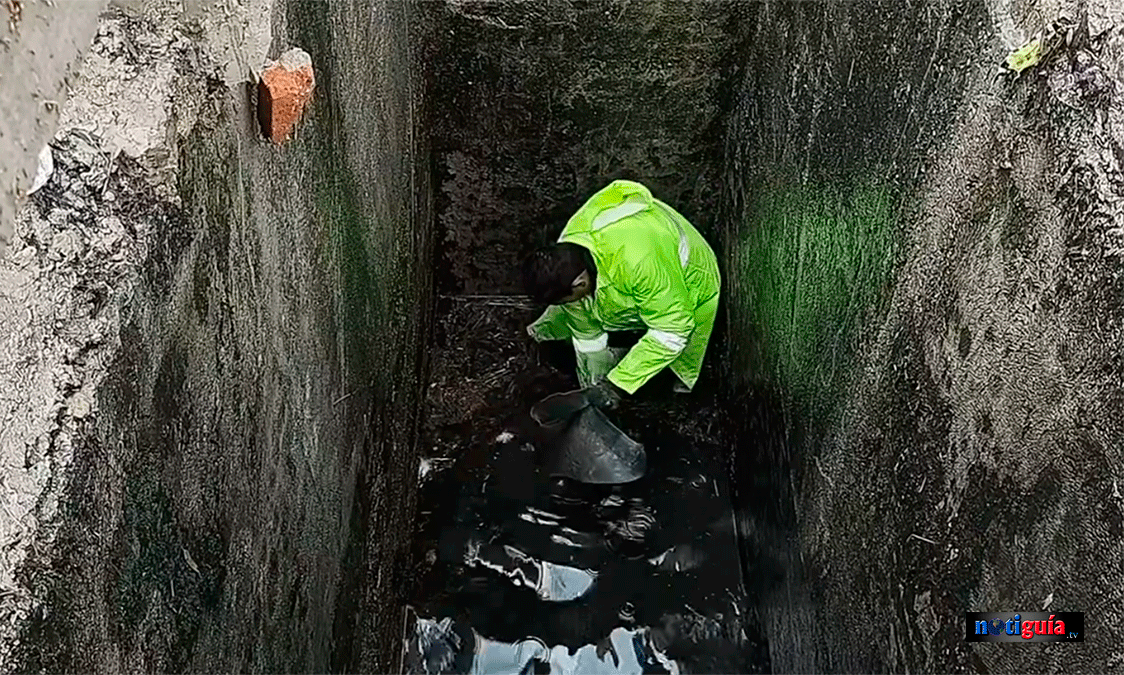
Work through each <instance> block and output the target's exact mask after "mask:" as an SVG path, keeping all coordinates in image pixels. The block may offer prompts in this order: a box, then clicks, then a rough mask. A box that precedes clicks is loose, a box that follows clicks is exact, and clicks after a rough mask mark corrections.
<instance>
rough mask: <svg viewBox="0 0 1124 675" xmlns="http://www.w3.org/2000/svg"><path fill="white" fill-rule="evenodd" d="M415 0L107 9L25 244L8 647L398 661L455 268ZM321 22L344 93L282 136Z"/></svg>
mask: <svg viewBox="0 0 1124 675" xmlns="http://www.w3.org/2000/svg"><path fill="white" fill-rule="evenodd" d="M410 11H411V9H410V7H409V6H408V5H407V4H406V3H404V2H394V1H388V2H383V3H374V4H372V3H342V2H341V3H330V4H325V3H302V2H295V3H291V4H284V3H272V2H247V3H245V4H237V5H236V4H231V3H223V4H222V6H217V5H214V4H213V3H210V4H209V3H206V2H202V3H187V4H186V5H185V4H183V3H178V2H167V3H165V2H143V3H118V4H117V5H116V6H115V7H114V8H113V9H112V11H111V12H110V13H109V14H107V15H106V16H105V18H103V19H102V20H101V22H100V24H99V26H98V33H97V36H96V37H95V39H94V41H93V44H92V46H91V48H90V54H89V56H88V58H87V59H86V60H85V62H84V63H83V66H82V69H81V76H80V81H79V83H78V85H77V87H76V90H75V91H74V92H73V93H72V96H71V98H70V100H69V101H68V102H67V104H66V105H65V106H64V107H63V110H62V122H61V125H60V126H61V130H60V132H59V134H58V135H57V136H56V137H55V140H54V141H53V143H52V148H53V157H54V160H55V161H54V163H55V172H54V174H53V175H52V177H51V179H50V182H49V183H48V184H47V185H46V186H45V187H44V188H43V189H42V190H41V191H39V192H37V193H36V194H35V195H33V197H32V200H31V202H30V203H29V204H28V206H27V207H26V208H25V209H24V210H23V211H21V213H20V217H19V219H18V221H17V223H16V228H15V237H14V241H13V246H12V248H11V250H10V251H9V252H8V253H9V255H8V256H6V257H5V258H4V259H3V260H0V272H2V277H0V281H2V286H0V290H2V292H3V295H2V296H0V298H2V300H0V310H2V311H3V322H4V325H5V326H6V327H8V326H11V327H12V330H11V331H7V329H6V330H5V335H4V338H3V339H4V349H3V351H2V353H0V364H2V366H3V367H2V368H0V377H2V380H0V382H2V384H0V391H2V395H3V399H2V401H3V403H2V405H3V406H4V409H3V411H2V413H0V417H3V419H5V424H4V428H3V432H2V441H3V443H2V446H3V456H4V461H5V474H4V479H5V491H6V493H5V504H6V506H7V508H6V509H5V512H4V514H3V516H0V518H2V519H3V523H4V529H3V536H4V538H5V543H4V551H5V554H4V555H5V558H4V561H3V562H4V565H3V572H4V577H3V579H4V588H5V594H4V597H3V600H2V601H0V602H2V603H3V609H4V612H3V616H4V625H3V629H4V631H5V633H4V644H5V646H6V649H5V653H4V661H5V664H6V666H7V667H8V668H10V669H13V670H18V671H21V672H26V671H49V672H63V671H67V672H71V671H81V672H95V671H96V672H124V671H140V670H144V671H152V672H166V671H181V670H192V671H210V672H214V671H226V672H243V671H287V672H295V671H321V672H322V671H326V670H329V669H339V670H357V669H360V666H362V667H363V668H364V669H366V670H370V671H373V672H386V671H391V670H394V669H395V668H396V665H397V664H396V659H397V652H398V637H399V636H398V632H399V630H400V614H399V612H398V611H397V604H398V602H399V597H398V589H399V588H400V586H401V583H402V580H401V579H400V578H398V576H396V570H402V569H403V568H404V567H405V565H404V564H403V563H402V561H401V559H402V556H404V555H405V554H406V551H407V550H408V545H409V544H408V537H407V533H408V531H409V529H408V527H407V526H406V524H407V523H408V522H409V521H410V519H411V517H412V514H413V508H414V507H413V485H414V477H415V476H416V470H417V468H416V467H417V461H416V456H415V455H414V446H413V438H414V435H415V432H414V417H415V412H414V411H415V410H416V408H417V407H418V404H417V394H418V391H419V378H420V371H421V362H420V358H421V354H420V352H419V351H418V350H417V349H416V345H418V344H420V343H421V342H423V341H424V331H423V326H424V320H425V317H426V316H427V312H426V310H425V308H426V306H427V303H428V300H427V297H428V296H427V293H428V291H427V289H428V288H429V287H430V279H429V269H430V266H429V264H428V258H427V254H426V251H427V250H428V240H427V235H426V231H427V230H426V227H425V226H424V224H425V223H426V222H427V218H428V216H427V212H428V209H429V204H428V194H429V190H428V184H427V180H428V179H427V173H426V171H424V169H426V168H427V167H426V166H425V165H424V164H423V163H421V162H420V161H419V158H422V157H425V156H426V152H425V149H424V146H423V140H422V139H421V138H420V137H419V136H418V135H416V134H415V133H414V126H413V125H412V123H411V121H412V120H413V119H416V118H417V117H418V116H419V114H420V113H419V112H418V111H419V110H420V109H421V105H422V97H421V91H420V88H419V87H417V86H416V81H415V72H414V61H413V56H412V51H411V48H410V44H411V40H412V39H413V38H414V37H416V36H414V35H411V34H410V29H409V27H408V25H409V17H408V14H409V12H410ZM294 44H295V45H297V46H300V47H302V48H304V49H305V50H307V51H308V52H309V53H310V54H311V55H312V59H313V63H314V67H315V68H316V75H317V87H316V92H315V96H314V102H313V104H312V106H311V108H310V109H309V111H308V112H307V114H306V119H305V120H304V122H303V123H302V125H301V127H300V129H299V131H298V133H297V136H296V138H295V139H294V140H293V142H292V143H290V144H289V145H287V146H286V147H276V146H273V145H271V144H269V143H267V142H265V141H264V140H263V139H262V138H261V135H260V133H259V131H258V129H257V126H256V122H255V115H254V106H255V104H256V101H255V100H254V97H255V93H254V92H255V87H254V86H253V84H252V83H253V82H254V78H255V72H256V70H257V69H258V68H260V66H261V64H262V62H263V60H264V59H265V58H266V57H276V56H277V55H278V54H280V53H281V52H282V51H284V50H285V49H286V48H287V47H288V46H289V45H294ZM36 150H37V148H36ZM368 523H369V524H370V527H369V528H368V527H367V524H368ZM360 658H361V659H362V663H360V662H359V660H360Z"/></svg>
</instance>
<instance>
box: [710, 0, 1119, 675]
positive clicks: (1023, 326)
mask: <svg viewBox="0 0 1124 675" xmlns="http://www.w3.org/2000/svg"><path fill="white" fill-rule="evenodd" d="M1059 19H1060V20H1061V21H1062V22H1063V24H1062V25H1061V28H1060V35H1061V39H1060V42H1056V43H1054V44H1057V47H1056V49H1055V50H1054V51H1052V52H1051V54H1050V56H1049V57H1048V58H1046V59H1044V60H1043V62H1041V63H1040V64H1038V65H1037V66H1035V67H1034V68H1032V69H1030V70H1028V71H1026V72H1025V73H1024V74H1023V75H1022V76H1021V77H1013V76H1001V75H1000V74H999V72H998V71H999V65H1000V64H1001V63H1002V62H1003V59H1004V58H1005V56H1006V54H1007V53H1008V52H1009V51H1010V50H1012V49H1014V48H1016V47H1019V46H1020V45H1021V44H1022V43H1023V42H1025V41H1026V40H1027V39H1029V38H1030V37H1031V36H1033V35H1034V34H1035V32H1036V31H1038V30H1041V29H1043V28H1044V27H1048V26H1049V24H1050V23H1051V22H1054V21H1055V20H1059ZM745 28H746V32H745V34H744V36H743V37H744V43H743V46H742V47H741V49H742V51H741V54H742V56H741V60H742V62H743V63H744V70H743V72H742V74H741V84H740V91H739V92H737V93H735V95H734V101H735V109H734V113H733V115H732V117H731V119H730V126H729V134H728V143H727V148H726V168H727V174H726V181H725V186H726V192H725V207H726V208H727V209H729V211H727V213H728V214H729V220H728V228H729V229H728V231H727V238H726V246H727V250H728V252H729V257H728V265H729V266H728V271H727V273H728V276H729V280H730V287H731V293H730V295H731V296H733V297H735V300H734V301H733V302H731V304H730V306H729V311H730V319H729V320H730V323H731V326H732V330H731V335H732V336H734V337H733V340H732V343H731V345H730V348H731V361H732V363H734V364H736V369H737V372H738V374H739V376H740V378H741V379H742V384H743V385H744V386H747V387H751V388H756V389H765V388H766V387H769V388H772V389H779V390H780V391H782V392H783V393H784V395H785V396H784V398H785V401H786V403H787V409H788V412H789V415H790V416H789V425H788V426H789V429H788V431H787V434H788V437H789V438H790V439H791V441H792V446H791V453H792V454H791V455H789V456H779V457H776V458H773V459H774V460H775V462H778V463H779V462H782V461H785V460H788V461H790V462H791V469H792V471H791V475H790V476H785V475H783V472H781V473H778V479H777V480H776V481H774V483H773V484H772V485H771V486H769V489H773V490H774V491H776V492H777V493H778V495H779V499H778V502H779V504H780V505H781V506H782V507H783V506H784V505H785V502H788V504H790V506H788V507H785V508H781V509H780V511H787V516H786V518H787V519H788V522H790V523H792V524H793V525H792V527H793V528H794V530H795V535H796V536H795V538H794V541H795V542H796V543H795V544H794V545H793V546H792V547H791V548H786V547H785V546H777V545H772V544H768V543H764V544H762V545H761V550H767V549H769V548H770V547H771V548H772V550H771V554H773V555H775V556H777V557H778V558H779V559H781V560H783V561H784V562H785V565H786V567H787V569H788V570H789V571H788V572H787V574H786V575H785V577H784V580H783V581H781V582H779V583H778V584H777V585H776V586H775V587H774V588H773V589H772V590H771V591H768V592H765V593H763V604H764V615H765V620H766V624H767V626H768V630H767V632H768V634H769V635H768V637H769V641H770V652H771V656H772V659H773V665H774V668H775V669H777V671H778V672H815V671H825V670H826V671H837V672H838V671H856V670H857V671H867V672H871V671H874V672H881V671H898V672H900V671H929V672H933V671H937V672H939V671H964V670H968V671H974V672H993V673H994V672H1024V671H1042V670H1054V669H1065V670H1066V671H1069V672H1078V671H1080V672H1106V671H1109V670H1111V669H1113V668H1119V667H1120V664H1121V653H1120V650H1119V647H1118V645H1119V644H1120V642H1121V636H1120V633H1119V628H1118V625H1119V624H1118V618H1119V616H1120V614H1121V611H1122V608H1124V605H1122V602H1121V595H1120V592H1121V591H1120V584H1119V578H1120V573H1121V571H1122V562H1124V557H1122V553H1124V550H1122V538H1124V516H1122V511H1121V509H1122V507H1124V504H1122V502H1121V493H1120V490H1119V488H1118V485H1119V482H1120V480H1121V477H1122V476H1121V471H1122V466H1121V462H1122V459H1124V458H1122V457H1121V454H1120V453H1121V448H1122V447H1124V428H1122V427H1121V422H1120V420H1121V419H1122V417H1121V413H1122V412H1124V411H1122V409H1121V406H1122V404H1124V401H1122V399H1121V397H1120V391H1121V390H1120V382H1121V379H1122V375H1124V364H1122V363H1121V344H1122V342H1121V337H1122V334H1121V329H1122V324H1121V320H1122V318H1124V314H1122V312H1121V303H1120V299H1121V290H1122V288H1121V274H1120V270H1121V266H1120V259H1119V255H1120V239H1119V238H1120V235H1121V232H1122V230H1121V225H1124V210H1122V204H1124V183H1122V182H1121V170H1122V168H1124V165H1122V161H1124V152H1122V148H1124V99H1122V98H1121V96H1122V93H1124V92H1122V88H1121V84H1122V78H1124V61H1122V55H1124V35H1122V32H1121V30H1122V28H1124V17H1122V16H1121V12H1120V9H1119V6H1118V5H1117V4H1114V3H1109V2H1099V1H1096V0H1093V1H1089V2H1072V3H1068V2H1029V1H1028V2H953V3H941V4H937V5H934V4H932V3H899V2H895V3H875V2H863V3H814V4H813V3H801V4H794V3H779V2H778V3H761V4H759V5H758V6H757V7H756V10H755V12H753V14H752V16H750V17H749V19H748V21H747V22H746V24H745ZM887 233H890V236H887ZM840 259H841V260H843V261H845V264H843V265H839V264H836V263H834V262H832V261H836V260H840ZM887 261H889V264H887ZM774 447H776V446H775V445H774ZM759 451H760V447H759V446H755V445H754V444H753V443H745V442H743V444H742V447H740V448H739V453H742V454H743V455H744V456H750V455H752V454H753V453H756V452H759ZM782 455H783V453H782ZM745 463H746V465H750V464H753V460H747V461H746V462H745ZM758 464H760V462H758ZM749 478H752V477H747V476H743V480H746V481H747V482H748V479H749ZM765 511H766V509H761V510H760V513H756V514H755V513H747V514H745V515H746V518H745V520H746V522H745V523H743V524H744V525H745V531H747V532H749V533H750V534H751V535H753V533H758V534H760V533H761V532H764V531H766V530H767V529H768V527H769V523H768V522H766V519H764V518H763V516H762V515H761V514H763V513H765ZM776 513H777V511H776V509H774V512H773V516H772V517H773V518H774V521H775V522H781V521H783V520H785V517H778V516H777V515H776ZM778 538H779V537H778ZM775 540H776V539H774V541H775ZM763 541H764V540H763ZM759 543H761V542H759ZM1043 608H1046V609H1049V610H1051V611H1054V610H1056V611H1065V610H1073V611H1084V612H1086V622H1087V624H1086V626H1087V631H1088V634H1087V636H1086V645H1085V646H1084V648H1082V649H1074V648H1072V646H1064V645H1057V646H1048V645H1041V646H1035V647H1025V648H1021V649H1002V648H999V647H998V646H997V645H968V644H965V643H964V641H963V626H962V622H963V614H962V612H964V611H966V610H977V611H1018V610H1022V611H1038V610H1042V609H1043ZM859 626H862V627H863V628H862V629H861V630H858V627H859ZM856 631H857V632H856Z"/></svg>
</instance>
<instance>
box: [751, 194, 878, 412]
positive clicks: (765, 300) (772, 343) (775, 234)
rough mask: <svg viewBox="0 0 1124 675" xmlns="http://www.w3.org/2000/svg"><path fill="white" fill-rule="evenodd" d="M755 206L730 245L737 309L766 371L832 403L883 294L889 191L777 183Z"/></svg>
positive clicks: (802, 394) (799, 392)
mask: <svg viewBox="0 0 1124 675" xmlns="http://www.w3.org/2000/svg"><path fill="white" fill-rule="evenodd" d="M751 213H752V214H753V215H752V218H751V222H750V226H749V227H748V228H747V231H746V233H745V235H744V236H743V237H742V238H741V241H739V242H737V250H736V251H735V252H734V253H735V261H734V262H735V265H736V268H735V270H734V274H736V275H739V276H741V282H742V284H743V288H744V291H743V292H741V293H738V294H737V295H736V296H735V297H732V298H731V302H732V303H733V304H734V305H735V307H734V308H733V310H734V314H735V316H740V317H741V318H742V319H743V320H745V321H749V322H750V325H752V326H753V327H754V329H755V330H754V332H756V334H757V335H758V338H759V350H758V357H759V358H760V359H761V361H762V365H763V366H764V372H763V373H761V374H762V375H763V376H764V378H766V379H769V380H771V383H772V384H775V385H778V386H780V387H781V388H782V389H783V390H784V391H785V392H787V393H788V394H789V395H790V396H792V397H793V399H794V400H795V401H797V402H798V403H800V404H802V405H810V406H811V407H813V408H819V407H820V404H821V403H826V402H829V401H831V400H834V398H835V396H834V394H835V393H836V392H837V391H838V389H839V387H840V386H842V385H843V381H842V377H843V373H844V372H845V370H846V367H845V366H846V363H847V360H848V359H849V358H850V355H851V354H853V352H854V347H855V344H856V339H857V337H858V336H859V329H860V328H861V326H862V325H863V324H864V323H865V322H866V320H867V319H869V318H870V316H871V314H872V313H877V312H879V311H880V309H881V306H882V304H883V302H884V301H885V299H886V289H887V286H888V284H889V281H890V273H891V271H892V269H893V266H894V260H895V256H896V252H897V246H896V216H895V208H894V202H893V197H892V195H891V193H890V191H889V190H888V189H886V188H884V187H881V186H879V185H877V184H873V183H872V184H861V185H854V186H850V187H838V186H826V187H823V186H821V187H805V188H795V189H791V188H790V189H772V190H765V191H763V192H762V193H760V194H759V196H758V199H757V202H756V204H755V208H754V210H753V211H752V212H751ZM759 372H760V371H759Z"/></svg>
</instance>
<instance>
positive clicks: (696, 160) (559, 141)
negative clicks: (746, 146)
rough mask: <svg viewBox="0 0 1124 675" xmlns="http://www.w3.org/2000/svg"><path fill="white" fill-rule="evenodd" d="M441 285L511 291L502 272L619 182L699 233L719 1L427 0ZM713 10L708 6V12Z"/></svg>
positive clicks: (723, 33)
mask: <svg viewBox="0 0 1124 675" xmlns="http://www.w3.org/2000/svg"><path fill="white" fill-rule="evenodd" d="M423 7H425V8H426V9H427V10H428V14H429V16H430V17H431V18H432V20H433V21H434V23H435V24H436V25H439V26H440V33H439V34H438V36H437V38H438V39H436V40H435V41H434V42H433V44H432V45H431V47H430V49H431V50H432V51H431V56H430V59H429V60H430V61H431V62H433V63H434V64H435V71H434V79H433V89H432V98H433V107H432V109H433V110H434V111H440V113H439V114H437V115H436V116H435V117H433V118H431V119H430V120H429V121H428V124H427V127H428V129H429V132H430V133H431V134H432V137H433V144H434V162H435V170H436V173H437V175H438V177H439V180H440V185H439V194H438V202H437V204H438V209H439V216H438V224H439V227H441V229H442V231H443V233H444V234H443V236H442V239H441V242H440V244H441V246H440V248H441V251H442V256H443V258H442V259H443V262H444V263H445V264H444V265H443V269H444V270H446V273H445V274H443V275H442V290H443V291H445V292H449V293H469V294H477V293H521V292H522V289H521V288H519V285H518V279H517V275H516V274H514V269H515V267H516V266H517V263H518V260H519V259H520V258H521V257H522V256H524V255H526V254H527V253H529V252H530V251H531V250H532V248H533V247H535V246H539V245H541V244H542V243H545V242H546V241H548V240H549V239H551V238H553V237H557V235H558V233H559V232H560V231H561V229H562V226H563V225H564V224H565V222H566V220H567V219H568V218H569V217H570V215H572V213H573V211H574V210H576V209H577V207H579V206H580V205H581V204H582V203H583V202H584V201H585V200H586V199H587V198H588V197H589V195H590V194H592V192H594V191H596V190H597V189H600V188H601V187H604V185H606V184H607V183H608V182H609V181H611V180H613V179H615V178H632V179H636V180H642V181H644V182H646V183H647V184H649V185H650V186H651V188H652V189H653V191H654V192H655V193H656V195H657V196H659V197H660V198H661V199H664V200H666V201H668V202H669V203H671V204H673V205H675V207H676V208H678V209H680V210H681V211H682V212H683V213H684V215H686V216H687V217H688V218H691V219H693V220H694V221H695V222H696V223H697V224H698V225H699V227H700V228H702V229H704V231H708V227H709V226H710V225H711V224H712V223H713V220H714V210H713V209H714V207H715V206H716V204H717V200H718V190H717V183H716V179H717V174H716V171H715V160H716V159H717V155H716V149H717V148H718V147H719V141H720V138H721V136H720V134H719V133H718V132H719V131H720V129H721V127H720V123H719V113H720V110H719V103H718V93H719V87H720V86H721V83H722V80H723V66H724V64H723V62H722V58H723V57H724V56H725V55H726V53H727V45H728V41H729V34H728V30H727V25H726V22H727V12H726V11H725V6H724V5H723V4H722V3H718V4H712V3H684V2H645V1H641V0H599V1H597V2H576V1H573V0H551V1H550V2H534V3H528V2H483V1H477V0H449V1H448V2H442V3H436V2H434V3H424V4H423ZM716 8H717V11H716Z"/></svg>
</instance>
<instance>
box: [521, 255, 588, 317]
mask: <svg viewBox="0 0 1124 675" xmlns="http://www.w3.org/2000/svg"><path fill="white" fill-rule="evenodd" d="M587 271H588V272H589V273H590V278H591V279H590V280H591V281H592V280H593V276H594V275H595V274H596V271H597V270H596V268H595V267H594V264H593V256H591V255H590V254H589V251H587V250H586V249H585V248H584V247H582V246H579V245H577V244H571V243H568V242H563V243H559V244H551V245H550V246H544V247H542V248H540V249H539V250H537V251H535V252H534V253H532V254H531V255H529V256H528V257H527V259H526V260H524V261H523V287H524V288H525V289H526V291H527V294H528V295H530V296H531V299H532V300H533V301H534V302H536V303H538V304H540V305H556V304H558V302H559V301H560V300H561V299H562V298H565V297H566V296H568V295H570V294H571V293H573V284H574V279H577V278H578V276H580V275H581V273H582V272H587Z"/></svg>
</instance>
